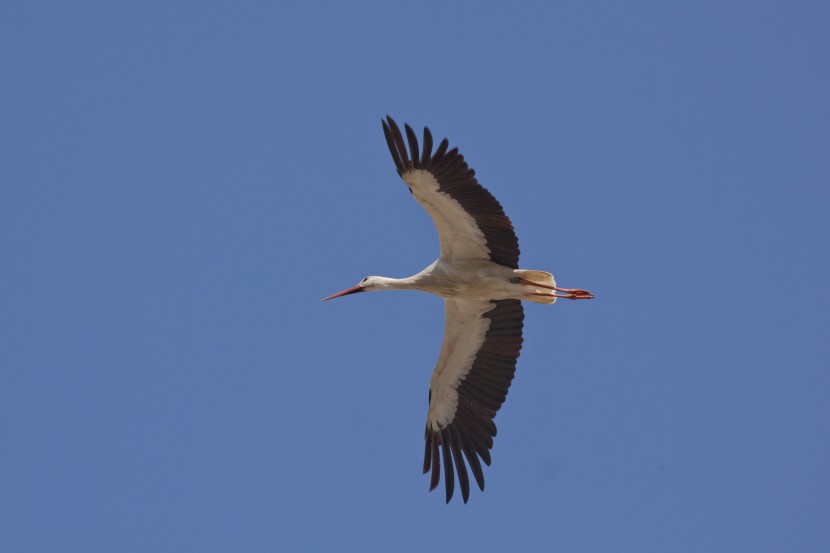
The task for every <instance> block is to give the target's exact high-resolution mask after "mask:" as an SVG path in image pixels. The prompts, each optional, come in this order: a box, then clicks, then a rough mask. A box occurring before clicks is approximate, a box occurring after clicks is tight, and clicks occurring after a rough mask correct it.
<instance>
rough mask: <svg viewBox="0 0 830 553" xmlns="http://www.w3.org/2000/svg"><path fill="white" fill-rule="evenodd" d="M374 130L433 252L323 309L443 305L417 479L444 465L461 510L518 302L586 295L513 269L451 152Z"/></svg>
mask: <svg viewBox="0 0 830 553" xmlns="http://www.w3.org/2000/svg"><path fill="white" fill-rule="evenodd" d="M382 124H383V134H384V135H385V136H386V144H387V145H388V146H389V151H390V153H391V154H392V160H393V161H394V162H395V167H396V168H397V170H398V175H400V177H401V178H402V179H403V181H404V183H406V185H407V186H408V187H409V191H410V193H411V194H412V196H413V197H414V198H415V200H417V202H418V203H419V204H421V205H422V206H423V207H424V209H426V210H427V213H429V215H430V217H431V218H432V220H433V222H434V223H435V226H436V228H437V229H438V238H439V241H440V244H441V253H440V255H439V257H438V259H437V260H436V261H435V262H434V263H432V264H431V265H430V266H429V267H427V268H426V269H424V270H423V271H421V272H420V273H418V274H416V275H413V276H411V277H408V278H387V277H382V276H369V277H366V278H364V279H363V280H361V281H360V282H359V283H358V284H357V285H356V286H352V287H351V288H348V289H346V290H343V291H342V292H339V293H337V294H333V295H331V296H329V297H327V298H323V300H322V301H325V300H330V299H334V298H338V297H341V296H346V295H349V294H356V293H358V292H374V291H376V290H421V291H423V292H429V293H431V294H435V295H438V296H441V297H443V298H444V313H445V320H444V325H445V326H444V341H443V344H442V345H441V353H440V354H439V356H438V362H437V364H436V366H435V370H434V371H433V372H432V377H431V378H430V383H429V409H428V411H427V424H426V446H425V450H424V474H426V473H428V472H430V470H431V471H432V475H431V479H430V488H429V489H430V491H432V490H434V489H435V488H436V487H437V486H438V484H439V482H440V480H441V463H442V462H443V464H444V484H445V489H446V500H447V503H449V502H450V499H452V496H453V491H454V489H455V478H456V475H457V477H458V485H459V487H460V488H461V495H462V498H463V500H464V503H466V502H467V500H468V498H469V496H470V478H469V475H468V473H467V466H469V468H470V472H472V473H473V478H475V481H476V483H477V484H478V487H479V488H480V489H481V490H482V491H484V474H483V472H482V468H481V461H483V462H484V464H485V465H488V466H489V465H490V449H491V448H492V447H493V438H494V437H495V435H496V425H495V423H494V422H493V419H494V418H495V416H496V413H497V412H498V410H499V408H500V407H501V405H502V403H504V400H505V398H506V397H507V389H508V388H509V387H510V383H511V381H512V380H513V375H514V373H515V372H516V360H517V359H518V358H519V353H520V351H521V348H522V327H523V321H524V312H523V310H522V300H524V301H531V302H534V303H547V304H551V303H554V302H555V301H556V300H557V299H559V298H562V299H568V300H581V299H591V298H593V297H594V296H593V294H591V293H590V292H588V291H587V290H581V289H577V288H559V287H557V286H556V281H555V280H554V278H553V275H552V274H550V273H546V272H544V271H530V270H523V269H519V241H518V239H517V238H516V233H515V231H514V230H513V224H512V223H511V222H510V219H508V218H507V215H505V214H504V210H503V209H502V207H501V204H499V202H498V201H497V200H496V198H494V197H493V195H492V194H490V193H489V192H488V191H487V190H486V189H485V188H484V187H483V186H481V185H480V184H479V183H478V181H477V180H476V178H475V171H473V170H472V169H470V167H469V166H468V165H467V163H466V161H464V156H462V155H461V154H460V153H459V152H458V148H452V149H449V142H448V141H447V139H444V140H442V141H441V143H440V144H439V145H438V148H436V149H435V151H433V149H432V146H433V141H432V133H431V132H430V130H429V129H428V128H424V137H423V145H422V146H419V144H418V137H417V136H416V135H415V132H414V131H413V130H412V129H411V128H410V126H409V125H404V131H405V133H406V141H404V135H403V134H402V133H401V130H400V128H399V127H398V125H397V124H396V123H395V121H394V120H392V118H391V117H389V116H388V115H387V117H386V120H383V121H382ZM407 145H408V146H409V149H407ZM465 458H466V465H465V463H464V459H465ZM453 465H455V471H453Z"/></svg>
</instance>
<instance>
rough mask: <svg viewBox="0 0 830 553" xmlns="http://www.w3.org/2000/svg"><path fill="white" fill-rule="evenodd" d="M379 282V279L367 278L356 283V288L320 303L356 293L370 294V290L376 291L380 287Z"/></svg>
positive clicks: (338, 293) (346, 290)
mask: <svg viewBox="0 0 830 553" xmlns="http://www.w3.org/2000/svg"><path fill="white" fill-rule="evenodd" d="M379 280H380V277H374V276H368V277H366V278H364V279H363V280H361V281H360V282H358V283H357V285H356V286H352V287H351V288H346V289H345V290H343V291H342V292H337V293H336V294H332V295H331V296H329V297H327V298H323V299H321V300H320V301H326V300H333V299H334V298H339V297H340V296H348V295H349V294H357V293H358V292H371V291H372V290H377V289H378V286H380V282H379Z"/></svg>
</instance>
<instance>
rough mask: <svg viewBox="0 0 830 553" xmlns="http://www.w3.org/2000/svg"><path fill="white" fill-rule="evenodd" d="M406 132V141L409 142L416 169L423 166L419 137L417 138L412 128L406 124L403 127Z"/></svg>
mask: <svg viewBox="0 0 830 553" xmlns="http://www.w3.org/2000/svg"><path fill="white" fill-rule="evenodd" d="M403 128H404V130H405V131H406V140H407V141H408V142H409V152H410V153H411V154H412V155H411V157H412V163H413V165H414V166H415V167H417V166H419V165H420V164H421V159H420V158H421V148H420V147H419V146H418V137H417V136H415V131H413V130H412V127H410V126H409V125H407V124H405V123H404V126H403Z"/></svg>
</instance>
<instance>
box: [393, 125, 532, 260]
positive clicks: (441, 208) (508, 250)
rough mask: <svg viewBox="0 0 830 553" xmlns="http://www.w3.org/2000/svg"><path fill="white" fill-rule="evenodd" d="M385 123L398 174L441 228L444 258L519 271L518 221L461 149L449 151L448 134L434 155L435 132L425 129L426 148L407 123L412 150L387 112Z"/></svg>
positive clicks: (439, 228) (439, 234)
mask: <svg viewBox="0 0 830 553" xmlns="http://www.w3.org/2000/svg"><path fill="white" fill-rule="evenodd" d="M382 123H383V133H384V135H385V136H386V143H387V145H388V146H389V151H390V152H391V153H392V159H393V160H394V161H395V166H396V167H397V168H398V174H399V175H400V176H401V178H402V179H403V181H404V182H405V183H406V184H407V186H409V190H410V191H411V192H412V195H413V196H415V199H416V200H418V203H420V204H421V205H422V206H423V207H424V209H426V210H427V212H428V213H429V215H430V217H432V220H433V222H434V223H435V226H436V227H437V229H438V237H439V239H440V241H441V257H442V258H443V259H489V260H491V261H494V262H496V263H499V264H501V265H505V266H507V267H510V268H513V269H518V268H519V240H518V238H516V233H515V231H514V230H513V224H512V223H511V222H510V219H508V218H507V215H505V214H504V210H503V209H502V207H501V204H499V202H498V200H496V198H494V197H493V195H492V194H490V193H489V192H488V191H487V190H486V189H485V188H484V187H483V186H481V185H480V184H479V183H478V181H477V180H476V178H475V171H473V170H472V169H470V168H469V167H468V166H467V163H466V162H465V161H464V156H462V155H461V154H459V153H458V148H453V149H452V150H450V151H447V148H448V147H449V142H447V139H446V138H445V139H444V140H442V141H441V144H439V145H438V149H437V150H435V152H434V153H433V152H432V133H430V132H429V129H428V128H424V147H423V151H421V150H420V148H419V147H418V139H417V137H416V136H415V133H414V132H413V131H412V129H411V128H410V127H409V125H404V129H405V130H406V138H407V141H408V142H409V152H407V149H406V144H405V143H404V139H403V135H402V134H401V131H400V129H399V128H398V125H397V124H396V123H395V121H393V120H392V118H391V117H389V116H388V115H387V116H386V121H382ZM410 154H411V155H410Z"/></svg>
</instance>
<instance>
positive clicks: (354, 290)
mask: <svg viewBox="0 0 830 553" xmlns="http://www.w3.org/2000/svg"><path fill="white" fill-rule="evenodd" d="M363 291H364V289H363V288H362V287H361V286H360V284H358V285H357V286H352V287H351V288H348V289H346V290H343V291H342V292H337V293H336V294H332V295H331V296H329V297H327V298H323V299H321V300H320V301H326V300H333V299H334V298H339V297H340V296H348V295H349V294H356V293H358V292H363Z"/></svg>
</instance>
